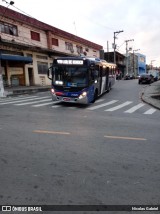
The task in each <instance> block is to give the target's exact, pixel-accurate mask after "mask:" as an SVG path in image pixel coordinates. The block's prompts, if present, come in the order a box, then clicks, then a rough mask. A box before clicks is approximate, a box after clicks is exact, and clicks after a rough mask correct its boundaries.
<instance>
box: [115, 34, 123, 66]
mask: <svg viewBox="0 0 160 214" xmlns="http://www.w3.org/2000/svg"><path fill="white" fill-rule="evenodd" d="M122 32H123V30H120V31H116V32H114V37H113V38H114V42H113V49H114V63H115V64H116V44H115V40H116V36H117V35H118V34H119V33H122Z"/></svg>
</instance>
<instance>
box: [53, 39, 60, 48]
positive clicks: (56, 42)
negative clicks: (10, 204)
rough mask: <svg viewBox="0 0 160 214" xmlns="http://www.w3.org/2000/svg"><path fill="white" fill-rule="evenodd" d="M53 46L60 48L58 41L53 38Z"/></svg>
mask: <svg viewBox="0 0 160 214" xmlns="http://www.w3.org/2000/svg"><path fill="white" fill-rule="evenodd" d="M52 45H55V46H59V43H58V39H55V38H52Z"/></svg>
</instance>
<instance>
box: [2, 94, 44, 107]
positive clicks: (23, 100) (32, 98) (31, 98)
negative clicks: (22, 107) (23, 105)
mask: <svg viewBox="0 0 160 214" xmlns="http://www.w3.org/2000/svg"><path fill="white" fill-rule="evenodd" d="M36 99H42V98H41V97H37V96H33V97H28V98H22V99H21V98H19V99H17V100H13V101H7V102H3V103H0V105H6V104H12V103H20V102H25V101H28V100H36Z"/></svg>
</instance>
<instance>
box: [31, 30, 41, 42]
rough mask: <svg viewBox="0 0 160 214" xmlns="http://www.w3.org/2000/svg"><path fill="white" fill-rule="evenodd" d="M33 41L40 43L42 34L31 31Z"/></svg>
mask: <svg viewBox="0 0 160 214" xmlns="http://www.w3.org/2000/svg"><path fill="white" fill-rule="evenodd" d="M31 39H32V40H35V41H40V33H37V32H34V31H31Z"/></svg>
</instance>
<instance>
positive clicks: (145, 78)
mask: <svg viewBox="0 0 160 214" xmlns="http://www.w3.org/2000/svg"><path fill="white" fill-rule="evenodd" d="M153 82H154V76H153V75H151V74H142V75H140V77H139V80H138V83H139V84H141V83H147V84H150V83H153Z"/></svg>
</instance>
